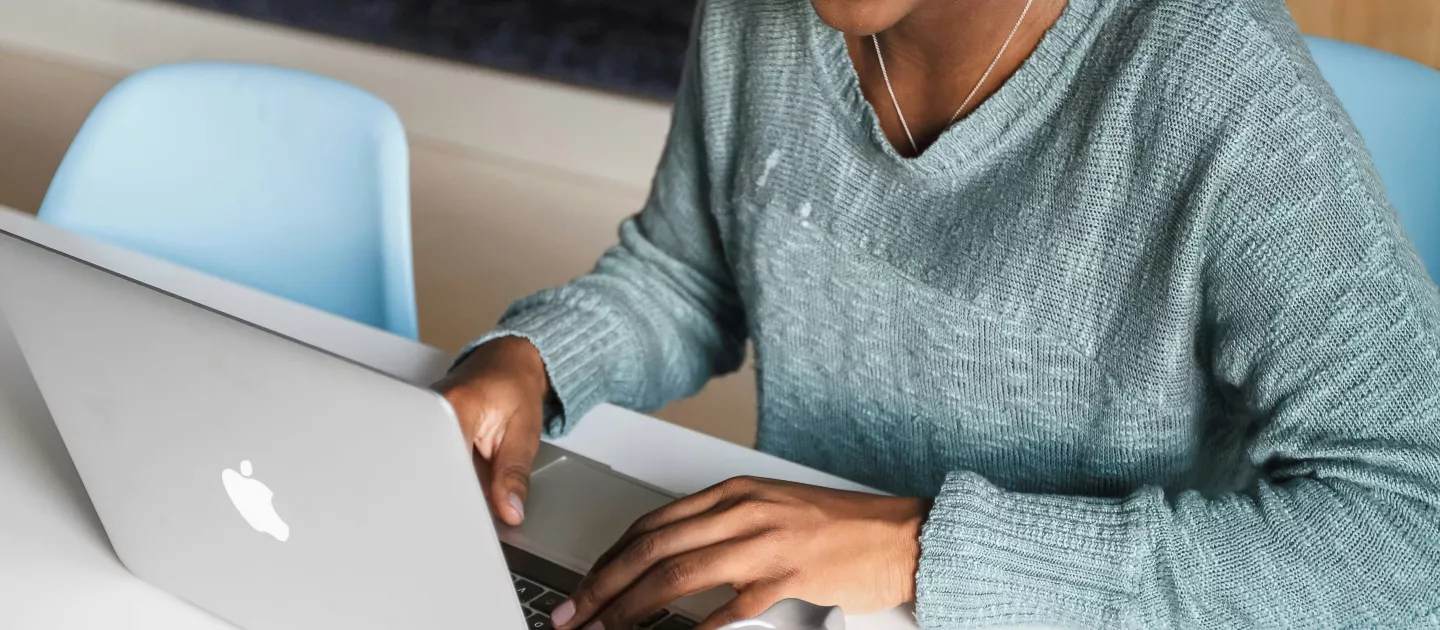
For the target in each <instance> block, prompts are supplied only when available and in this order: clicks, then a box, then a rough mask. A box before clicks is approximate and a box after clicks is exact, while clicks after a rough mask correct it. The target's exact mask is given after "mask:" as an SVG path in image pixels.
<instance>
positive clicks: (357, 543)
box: [0, 231, 524, 630]
mask: <svg viewBox="0 0 1440 630" xmlns="http://www.w3.org/2000/svg"><path fill="white" fill-rule="evenodd" d="M0 312H3V314H4V316H5V317H6V318H7V320H8V321H9V324H10V327H11V329H12V330H13V331H14V334H15V337H16V340H17V342H18V344H19V346H20V348H21V351H22V352H23V354H24V356H25V359H26V362H27V363H28V365H29V366H30V370H31V372H32V373H33V375H34V377H35V381H36V383H37V384H38V385H39V388H40V391H41V393H42V394H43V396H44V398H45V401H46V404H47V405H48V406H49V408H50V411H51V415H52V416H53V418H54V420H55V423H56V425H57V427H58V429H59V432H60V434H61V437H62V438H63V439H64V441H65V445H66V448H67V449H68V450H69V452H70V455H71V458H72V460H73V461H74V463H75V468H76V470H77V471H78V472H79V475H80V478H81V481H82V482H83V483H84V485H85V488H86V490H87V492H88V493H89V495H90V498H91V501H92V502H93V503H94V505H95V510H96V512H97V514H98V515H99V517H100V520H101V523H102V524H103V525H104V527H105V531H106V533H107V534H108V536H109V538H110V541H111V544H112V545H113V547H114V548H115V551H116V554H117V555H118V556H119V558H120V560H121V561H122V562H123V563H124V564H125V566H126V567H127V568H128V569H130V571H131V572H133V573H134V574H135V575H137V576H139V577H141V578H142V579H145V580H146V581H148V582H151V583H152V584H155V585H157V586H159V587H161V588H163V589H165V590H167V591H169V592H171V593H173V594H175V595H177V596H179V597H180V598H182V599H184V600H187V601H189V602H191V603H193V604H195V605H197V606H199V607H201V608H204V609H206V610H208V611H210V612H212V613H214V614H215V615H217V616H219V617H221V618H223V619H226V620H228V621H230V622H232V623H234V624H236V625H238V626H241V627H243V628H246V629H247V630H271V629H276V628H341V627H343V628H352V629H369V628H376V629H379V628H387V629H388V628H397V627H415V628H476V627H484V628H497V629H501V630H509V629H512V628H514V629H518V628H521V627H523V625H524V621H523V616H522V614H521V610H520V607H519V603H518V602H517V601H516V599H515V596H514V594H513V592H512V590H511V588H510V579H509V576H508V573H507V571H506V568H505V564H504V560H503V558H502V555H501V551H500V547H499V543H498V540H497V538H496V532H495V529H494V524H493V522H492V521H491V518H490V516H489V514H488V511H487V509H486V506H485V503H484V500H483V497H482V495H481V489H480V486H479V483H478V482H477V481H476V479H475V475H474V471H473V468H472V464H471V461H470V458H469V456H468V454H467V451H466V449H465V448H464V446H463V440H462V439H461V437H460V433H459V429H458V426H457V422H456V421H455V419H454V416H453V412H452V411H451V410H450V408H449V406H448V405H447V404H446V403H445V401H444V399H443V398H441V397H440V396H438V395H437V394H435V393H433V392H430V391H428V390H425V389H423V388H419V387H415V386H412V385H409V384H406V383H404V382H401V381H399V380H396V379H393V378H391V377H389V376H386V375H383V374H380V373H378V372H375V371H373V370H371V369H369V368H366V367H362V366H360V365H357V364H354V363H351V362H349V361H346V360H344V359H342V358H339V357H336V356H333V355H330V354H327V353H324V352H321V351H319V350H316V349H314V348H311V347H308V346H305V345H303V344H301V343H299V342H297V341H294V340H291V339H287V338H284V337H281V336H279V335H277V334H275V333H272V332H269V331H266V330H263V329H260V328H258V327H255V326H253V325H251V324H248V323H245V322H242V321H239V320H237V319H233V318H231V317H229V316H226V315H223V314H220V313H217V312H214V311H211V310H208V309H206V308H204V307H202V306H199V305H196V304H193V303H190V302H187V301H185V300H183V299H181V298H179V297H176V296H172V295H169V294H166V293H164V292H162V291H160V290H158V289H155V288H152V287H148V286H145V285H142V284H139V283H137V282H134V281H132V280H129V279H127V278H124V277H121V276H119V275H116V274H114V273H112V272H110V271H107V270H104V269H100V268H98V267H94V266H92V265H89V264H87V263H84V262H81V261H79V260H76V259H74V258H71V257H69V256H66V255H65V254H63V253H60V252H57V251H54V250H50V249H48V248H45V247H44V246H41V245H38V244H36V243H33V242H30V241H27V240H25V239H22V238H20V237H18V236H15V235H13V234H10V233H8V232H4V231H0Z"/></svg>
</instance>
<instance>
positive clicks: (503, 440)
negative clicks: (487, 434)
mask: <svg viewBox="0 0 1440 630" xmlns="http://www.w3.org/2000/svg"><path fill="white" fill-rule="evenodd" d="M540 424H541V423H540V421H539V419H538V418H537V419H528V421H527V419H524V418H511V419H510V420H508V421H507V422H505V423H504V429H503V433H501V435H500V436H499V441H498V443H497V444H496V445H495V448H494V457H492V458H491V461H490V502H491V504H492V505H493V506H494V509H495V513H496V514H499V515H500V519H501V520H503V521H505V522H506V523H508V524H510V525H514V526H518V525H520V523H522V522H524V521H525V499H526V498H528V497H529V496H530V469H531V467H532V466H534V465H535V453H536V452H538V451H539V450H540Z"/></svg>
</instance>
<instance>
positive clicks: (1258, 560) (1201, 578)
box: [917, 473, 1440, 629]
mask: <svg viewBox="0 0 1440 630" xmlns="http://www.w3.org/2000/svg"><path fill="white" fill-rule="evenodd" d="M1437 517H1440V512H1437V511H1436V508H1435V506H1434V504H1427V503H1424V502H1421V501H1417V500H1415V499H1413V498H1410V497H1407V496H1404V495H1402V494H1399V493H1394V492H1388V491H1386V490H1384V489H1382V488H1375V487H1365V486H1362V485H1359V484H1355V483H1352V482H1348V481H1341V480H1335V479H1315V478H1308V479H1294V480H1292V481H1290V482H1287V483H1283V484H1272V483H1262V484H1261V485H1260V486H1259V487H1257V488H1256V489H1255V490H1254V492H1253V493H1250V494H1245V495H1240V494H1235V495H1229V496H1224V497H1220V498H1216V499H1206V498H1204V497H1201V496H1200V495H1199V494H1198V493H1194V492H1187V493H1182V494H1180V495H1179V496H1176V497H1173V498H1172V499H1170V500H1167V498H1166V497H1165V495H1164V493H1163V492H1162V491H1161V490H1160V489H1158V488H1144V489H1141V490H1139V491H1137V492H1135V493H1133V494H1131V495H1130V496H1128V497H1124V498H1114V499H1102V498H1089V497H1073V496H1056V495H1037V494H1025V493H1013V492H1006V491H1003V490H1001V489H998V488H996V487H994V486H993V485H990V484H989V483H987V482H986V481H984V480H983V479H981V478H979V477H978V476H977V475H974V474H971V473H955V474H952V475H951V476H950V478H949V479H948V481H947V483H946V485H945V488H944V490H943V491H942V493H941V495H940V497H939V498H938V499H937V501H936V505H935V508H934V509H933V510H932V511H931V514H930V519H929V522H928V523H927V525H926V527H925V530H924V534H923V535H922V539H921V544H922V555H921V562H920V571H919V573H918V577H917V593H918V597H917V600H918V604H919V605H918V612H919V616H920V620H921V622H922V626H923V627H925V628H927V629H928V628H969V627H975V626H979V625H985V624H992V623H1022V624H1040V625H1059V626H1063V627H1097V628H1099V627H1103V628H1172V627H1173V628H1317V629H1319V628H1329V629H1333V628H1351V627H1413V626H1414V625H1415V624H1416V623H1419V621H1420V620H1422V619H1428V618H1429V617H1427V615H1433V614H1435V613H1436V608H1435V607H1436V606H1437V602H1440V577H1437V576H1440V537H1437V536H1435V530H1434V527H1433V523H1434V522H1436V519H1437ZM1427 523H1429V524H1431V525H1427Z"/></svg>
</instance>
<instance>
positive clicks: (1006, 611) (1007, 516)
mask: <svg viewBox="0 0 1440 630" xmlns="http://www.w3.org/2000/svg"><path fill="white" fill-rule="evenodd" d="M1143 539H1144V536H1143V532H1142V531H1141V529H1140V514H1139V513H1138V512H1137V510H1136V509H1135V508H1134V507H1132V506H1130V505H1129V504H1128V502H1127V501H1126V500H1122V499H1094V498H1086V497H1069V496H1056V495H1039V494H1021V493H1013V492H1006V491H1004V490H1001V489H999V488H997V487H995V486H994V485H991V484H990V483H989V482H987V481H985V480H984V479H983V478H981V477H980V476H979V475H976V474H974V473H968V472H960V473H951V474H950V475H949V476H948V477H947V478H946V480H945V485H944V487H943V488H942V489H941V491H940V496H938V497H936V499H935V505H934V507H933V508H932V509H931V511H930V518H929V520H928V521H926V524H925V527H924V529H923V530H922V532H921V535H920V550H921V551H920V571H919V573H918V574H917V575H916V580H915V581H916V584H915V591H916V613H917V616H918V617H919V620H920V623H921V627H924V628H947V629H948V628H972V627H985V626H991V625H1027V626H1028V625H1038V626H1052V627H1053V626H1059V627H1066V628H1123V627H1127V626H1129V625H1130V624H1131V623H1133V622H1134V621H1135V620H1134V619H1129V618H1128V617H1129V616H1130V615H1131V614H1132V612H1133V607H1132V606H1131V605H1130V602H1131V601H1132V600H1133V596H1134V593H1135V586H1136V584H1137V578H1136V572H1137V569H1136V566H1135V561H1134V559H1135V558H1137V557H1143V556H1142V555H1140V552H1141V548H1140V546H1141V545H1142V544H1143Z"/></svg>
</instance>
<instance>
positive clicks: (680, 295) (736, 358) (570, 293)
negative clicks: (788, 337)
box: [462, 4, 747, 436]
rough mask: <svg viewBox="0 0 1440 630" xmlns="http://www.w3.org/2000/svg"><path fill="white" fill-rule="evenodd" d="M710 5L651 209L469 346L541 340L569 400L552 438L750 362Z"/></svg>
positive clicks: (654, 404) (693, 388)
mask: <svg viewBox="0 0 1440 630" xmlns="http://www.w3.org/2000/svg"><path fill="white" fill-rule="evenodd" d="M703 10H704V9H703V4H702V6H701V7H699V8H697V9H696V15H697V18H696V28H693V29H692V33H694V35H692V40H691V44H690V49H689V52H688V54H687V59H686V64H685V70H684V73H683V77H682V79H681V86H680V90H679V93H678V94H677V97H676V101H675V107H674V113H673V119H672V123H671V128H670V135H669V138H668V140H667V142H666V146H665V150H664V153H663V154H662V156H661V160H660V165H659V168H658V170H657V171H656V175H655V179H654V182H653V184H652V187H651V192H650V197H649V199H648V201H647V202H646V204H645V207H644V208H643V209H642V210H641V212H640V213H639V214H638V215H636V216H634V217H631V218H629V219H627V220H626V221H625V222H624V223H622V224H621V226H620V242H619V244H618V245H616V246H614V247H612V248H611V249H610V250H609V251H607V252H606V253H605V255H604V256H603V257H602V258H601V259H600V261H599V263H598V264H597V265H596V267H595V269H594V270H593V271H591V272H590V273H589V274H587V275H585V276H582V277H580V278H578V279H576V280H574V281H572V282H570V283H569V284H567V285H564V286H561V287H558V288H554V289H550V290H546V291H543V292H540V293H538V294H535V295H532V296H530V297H526V298H523V299H521V300H519V301H517V302H515V303H514V304H513V305H511V306H510V308H509V309H508V310H507V311H506V313H505V315H504V316H503V317H502V319H501V321H500V322H499V324H498V326H497V327H496V329H495V330H493V331H491V332H490V333H488V334H486V335H485V336H484V337H482V338H480V339H479V340H477V341H475V342H474V343H472V344H471V345H470V346H469V347H467V348H466V349H465V351H464V352H468V351H469V350H470V349H473V348H474V347H475V346H478V345H479V344H481V343H484V342H486V341H489V340H491V339H495V338H497V337H505V336H519V337H524V338H526V339H528V340H530V341H531V342H532V343H534V344H535V346H536V348H538V349H539V351H540V356H541V358H542V359H543V360H544V362H545V366H546V369H547V370H548V372H549V376H550V381H551V385H552V387H553V388H554V390H555V393H556V395H557V397H558V398H559V401H560V405H561V409H558V410H554V413H553V414H552V416H551V417H550V418H549V420H548V422H547V427H546V430H547V433H549V434H550V435H552V436H554V435H559V434H561V433H563V432H565V431H566V430H568V429H569V428H570V426H571V423H572V422H573V421H574V420H575V419H578V418H579V417H580V416H582V415H584V414H585V412H587V411H589V410H590V409H591V408H592V407H594V406H595V405H597V404H599V403H601V402H610V403H614V404H617V405H621V406H624V407H629V408H632V409H637V410H642V411H644V410H651V409H656V408H659V407H660V406H662V405H664V404H665V403H666V402H669V401H671V400H674V399H676V398H682V397H685V396H689V395H693V394H695V393H696V392H698V391H699V390H700V388H701V387H703V386H704V384H705V383H706V382H707V381H708V380H709V379H710V378H711V377H712V376H714V375H716V374H720V373H725V372H730V371H734V370H735V369H737V368H739V366H740V363H741V361H742V360H743V358H744V344H745V340H746V337H747V332H746V327H745V321H744V314H743V309H742V307H741V304H740V298H739V296H738V294H737V292H736V289H735V286H734V282H733V280H732V277H731V273H730V269H729V266H728V264H727V262H726V259H725V256H724V252H723V250H722V245H721V240H720V235H719V232H718V230H717V226H716V223H715V217H714V215H713V214H711V196H710V185H709V181H708V169H707V150H706V149H707V147H706V140H705V133H704V128H703V122H702V121H703V120H704V114H703V111H702V109H703V105H702V95H701V92H702V87H701V81H702V80H701V76H700V75H701V74H702V73H703V72H704V69H703V68H702V67H700V63H699V54H698V47H699V43H698V42H699V39H698V34H699V33H700V31H701V29H700V28H699V21H700V18H701V16H702V15H703ZM462 355H463V353H462Z"/></svg>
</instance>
